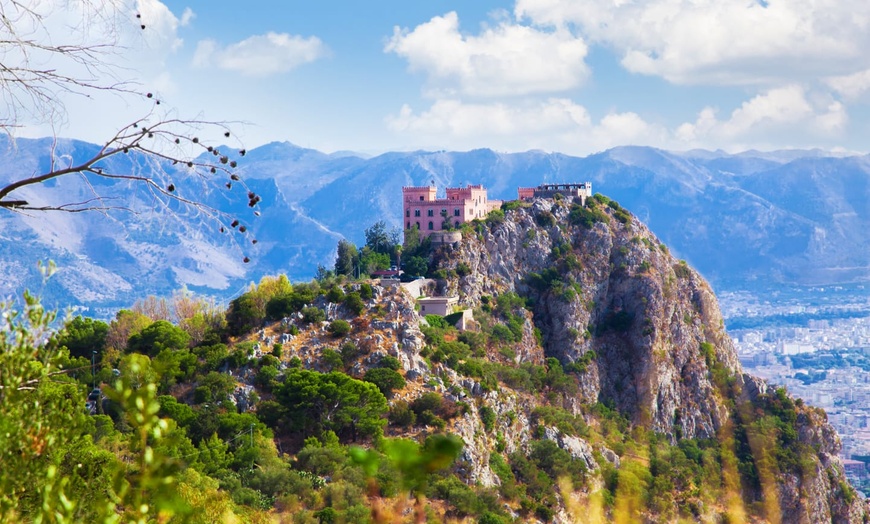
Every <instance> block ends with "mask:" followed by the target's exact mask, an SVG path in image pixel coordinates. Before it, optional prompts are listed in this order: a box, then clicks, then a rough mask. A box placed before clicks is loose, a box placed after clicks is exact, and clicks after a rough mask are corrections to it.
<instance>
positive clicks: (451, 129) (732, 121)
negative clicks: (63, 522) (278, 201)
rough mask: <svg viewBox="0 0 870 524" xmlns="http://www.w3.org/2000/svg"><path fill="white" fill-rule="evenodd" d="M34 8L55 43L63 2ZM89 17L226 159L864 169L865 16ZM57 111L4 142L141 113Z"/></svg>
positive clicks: (482, 4)
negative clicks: (756, 163)
mask: <svg viewBox="0 0 870 524" xmlns="http://www.w3.org/2000/svg"><path fill="white" fill-rule="evenodd" d="M33 1H38V0H33ZM52 1H55V2H58V3H61V4H64V5H65V7H66V9H65V10H54V11H52V12H51V13H49V14H48V15H47V19H48V20H49V23H48V24H47V27H48V28H49V29H50V31H49V32H50V35H51V37H52V41H55V42H60V41H61V40H62V37H65V36H67V34H74V33H75V30H73V31H70V29H69V27H73V28H74V29H78V28H80V25H76V24H75V23H73V22H70V21H75V20H77V16H79V19H80V15H81V13H80V12H78V11H76V10H75V9H73V8H72V7H74V6H75V5H76V4H77V3H78V2H79V1H80V0H52ZM103 1H104V2H105V3H106V4H109V5H114V6H116V7H115V9H116V14H117V16H115V17H114V18H113V19H112V20H111V21H110V22H107V23H109V24H110V25H111V28H112V30H111V31H108V32H100V31H96V30H92V31H90V33H89V35H88V37H89V38H96V39H99V38H105V35H106V34H109V35H112V38H114V39H115V40H112V42H113V43H116V44H119V47H118V48H117V52H116V53H113V54H112V56H111V57H110V58H106V59H105V60H106V61H107V62H111V66H112V68H113V69H112V71H113V74H114V75H116V76H117V77H118V78H119V79H121V80H125V81H132V82H134V83H135V84H133V85H135V86H136V89H138V90H140V91H147V92H153V93H154V94H155V95H156V98H158V99H160V100H161V102H162V104H163V105H162V109H161V110H162V111H171V114H172V115H173V116H178V117H180V118H197V119H206V120H218V121H226V122H229V123H230V124H231V126H232V127H233V129H234V131H235V133H236V136H237V138H238V140H239V141H240V142H241V143H243V144H244V145H245V146H246V147H256V146H258V145H261V144H264V143H267V142H271V141H290V142H292V143H294V144H297V145H300V146H304V147H310V148H314V149H318V150H321V151H325V152H333V151H339V150H350V151H356V152H362V153H367V154H377V153H381V152H384V151H397V150H414V149H427V150H442V149H447V150H459V151H465V150H470V149H476V148H483V147H488V148H492V149H494V150H497V151H505V152H508V151H511V152H515V151H527V150H531V149H540V150H545V151H558V152H563V153H566V154H572V155H586V154H591V153H594V152H597V151H602V150H604V149H607V148H610V147H614V146H620V145H649V146H655V147H661V148H665V149H670V150H688V149H694V148H704V149H723V150H726V151H729V152H737V151H742V150H746V149H760V150H772V149H781V148H814V147H818V148H822V149H827V150H835V151H854V152H867V151H868V146H867V141H866V139H865V137H867V136H870V53H868V52H867V49H870V30H868V28H870V3H868V2H866V0H755V1H754V0H515V1H496V0H476V1H474V2H458V1H455V0H453V1H446V0H430V1H426V2H413V1H408V0H401V1H397V0H380V1H377V2H359V1H358V0H355V1H338V0H321V1H318V2H312V1H310V0H308V1H305V2H302V1H297V0H282V1H277V0H249V1H247V2H239V1H238V0H235V1H226V0H209V1H204V0H163V1H162V2H161V1H158V0H103ZM44 3H45V1H43V4H44ZM136 14H138V15H139V16H140V18H135V15H136ZM140 22H141V24H142V25H145V29H144V30H143V29H141V28H140V27H139V23H140ZM64 23H66V24H67V25H66V26H64V25H63V24H64ZM70 24H72V25H70ZM94 24H95V25H98V24H96V23H94ZM63 100H64V102H65V108H66V114H65V116H66V118H65V119H64V121H63V122H62V123H61V124H58V123H57V121H54V124H55V125H54V128H47V127H46V125H44V123H43V125H29V126H25V127H24V128H22V130H21V132H20V134H22V135H25V136H39V135H45V134H49V133H50V132H52V131H56V132H57V134H60V135H63V136H70V137H75V138H80V139H85V140H89V141H93V142H101V141H105V140H106V139H107V138H108V137H109V136H111V134H112V133H113V130H114V129H116V128H117V127H118V126H120V125H123V124H125V123H127V122H129V121H131V120H132V119H134V118H136V117H138V116H139V114H140V113H141V112H142V111H146V110H148V107H146V105H144V104H146V103H151V100H149V101H147V102H143V101H142V100H141V99H139V98H136V99H131V98H130V97H128V96H122V95H117V94H110V93H92V94H91V96H89V97H82V96H75V95H69V96H64V97H63Z"/></svg>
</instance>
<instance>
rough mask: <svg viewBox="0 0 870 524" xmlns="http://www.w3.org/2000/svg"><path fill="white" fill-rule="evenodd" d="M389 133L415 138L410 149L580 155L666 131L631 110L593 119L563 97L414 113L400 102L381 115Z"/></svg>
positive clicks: (653, 138) (658, 139) (654, 140)
mask: <svg viewBox="0 0 870 524" xmlns="http://www.w3.org/2000/svg"><path fill="white" fill-rule="evenodd" d="M387 125H388V127H389V128H390V129H391V130H392V131H394V132H395V133H397V134H399V135H402V136H404V137H406V138H408V137H411V139H413V140H416V142H415V143H414V144H413V147H420V146H422V147H436V146H435V145H436V144H440V146H438V147H450V148H455V149H471V148H476V147H490V148H493V149H497V150H507V151H525V150H529V149H544V150H549V151H563V152H567V153H575V154H586V153H590V152H594V151H599V150H602V149H606V148H608V147H613V146H617V145H623V144H630V143H651V144H652V145H665V142H664V140H666V138H667V131H666V130H664V129H662V128H659V127H657V126H655V125H651V124H649V123H647V122H645V121H644V120H643V119H642V118H641V117H640V116H638V115H636V114H634V113H612V114H608V115H606V116H605V117H604V118H602V119H601V120H600V121H599V122H598V123H596V122H593V120H592V118H591V117H590V115H589V113H588V111H587V110H586V108H584V107H583V106H581V105H578V104H576V103H575V102H573V101H571V100H567V99H564V98H550V99H548V100H545V101H540V102H527V103H517V104H503V103H497V102H496V103H471V104H469V103H464V102H462V101H460V100H454V99H451V100H439V101H436V102H435V103H434V104H433V105H432V106H431V107H430V108H429V109H427V110H426V111H423V112H421V113H415V112H414V111H413V110H412V109H411V108H410V107H409V106H407V105H405V106H403V107H402V109H401V110H400V111H399V113H398V114H397V115H391V116H389V117H388V118H387Z"/></svg>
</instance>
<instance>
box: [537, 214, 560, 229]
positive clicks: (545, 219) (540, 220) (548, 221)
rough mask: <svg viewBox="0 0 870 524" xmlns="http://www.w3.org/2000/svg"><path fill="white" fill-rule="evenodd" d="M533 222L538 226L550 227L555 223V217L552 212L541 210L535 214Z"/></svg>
mask: <svg viewBox="0 0 870 524" xmlns="http://www.w3.org/2000/svg"><path fill="white" fill-rule="evenodd" d="M535 222H536V223H537V224H538V225H539V226H540V227H552V226H554V225H556V217H554V216H553V213H550V212H549V211H541V212H540V213H538V214H537V215H535Z"/></svg>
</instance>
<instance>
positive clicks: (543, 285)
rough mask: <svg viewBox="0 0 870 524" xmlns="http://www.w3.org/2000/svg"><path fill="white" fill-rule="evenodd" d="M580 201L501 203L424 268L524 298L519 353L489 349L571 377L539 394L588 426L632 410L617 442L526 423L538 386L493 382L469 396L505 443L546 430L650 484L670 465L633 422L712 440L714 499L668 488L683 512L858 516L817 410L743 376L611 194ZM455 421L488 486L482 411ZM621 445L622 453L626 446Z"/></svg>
mask: <svg viewBox="0 0 870 524" xmlns="http://www.w3.org/2000/svg"><path fill="white" fill-rule="evenodd" d="M590 204H591V205H590V207H587V208H584V207H582V206H580V205H578V204H574V203H571V202H566V201H562V200H556V201H553V200H545V199H538V200H535V201H534V202H533V203H532V204H531V205H514V206H509V207H508V209H507V210H506V211H505V212H504V214H503V215H501V214H499V213H495V214H492V215H490V217H489V218H488V219H487V220H486V222H482V223H478V224H476V225H475V226H473V227H466V228H465V229H464V230H463V239H462V241H461V242H458V243H456V244H453V245H446V246H441V247H438V248H437V249H436V250H435V252H434V254H433V259H434V261H435V262H434V263H435V267H436V268H437V270H436V273H437V272H439V271H440V274H441V276H444V277H445V278H444V280H443V282H442V290H443V291H444V292H446V293H447V294H458V296H459V297H460V301H461V303H462V304H464V305H465V306H468V307H472V308H481V307H484V308H486V307H487V305H488V304H493V303H494V302H493V301H494V300H495V299H493V297H501V296H506V294H507V296H511V295H514V296H519V297H522V298H523V301H524V303H525V304H527V307H528V312H526V310H523V311H517V312H516V314H518V315H520V316H522V317H523V318H524V320H523V322H524V324H523V330H522V333H523V334H522V336H519V337H517V340H518V341H520V344H519V346H520V347H521V348H522V349H517V350H515V352H514V353H513V354H510V353H509V355H510V356H511V359H507V360H506V359H505V357H504V354H503V353H500V352H499V351H498V350H497V349H496V348H493V347H489V348H488V350H487V354H486V357H485V358H486V359H488V360H490V361H493V362H498V361H503V362H506V364H509V363H510V360H513V361H514V362H517V363H518V362H535V363H540V362H544V361H545V359H546V358H555V359H557V360H558V361H559V363H561V366H562V367H563V368H564V369H565V370H570V375H571V376H572V378H576V385H577V387H576V389H571V388H569V389H568V390H563V391H561V392H559V393H558V394H553V391H550V392H549V393H550V394H548V395H546V396H545V397H544V398H547V400H548V402H549V404H550V405H552V406H556V407H558V408H559V409H564V410H567V411H568V412H570V413H572V414H575V415H578V416H581V417H583V418H584V420H585V421H586V423H587V424H589V426H590V427H596V426H597V427H598V428H599V429H600V428H601V426H602V425H603V423H602V420H601V417H600V412H597V413H596V411H595V409H592V407H593V406H601V405H603V406H607V408H608V409H612V410H614V411H615V412H616V413H618V414H619V415H621V416H624V417H626V419H627V421H628V425H627V428H628V431H627V432H626V435H625V438H624V439H623V440H622V442H619V441H618V440H617V441H614V440H613V439H610V438H606V437H605V438H603V442H602V441H601V440H598V439H599V438H600V437H601V435H596V434H595V433H596V432H595V431H592V432H591V433H590V434H589V435H582V434H581V435H570V434H568V433H566V432H564V431H560V430H559V428H558V427H551V426H547V425H546V424H541V422H540V419H537V423H535V421H536V418H535V416H534V413H535V410H536V409H540V407H541V405H542V404H546V402H545V403H542V397H541V396H533V397H531V398H530V397H528V396H526V395H523V394H521V393H519V392H517V391H515V390H512V389H511V388H510V387H505V384H503V383H500V384H499V385H498V387H497V388H493V389H492V390H490V391H489V392H484V393H478V394H472V398H474V399H475V402H477V403H479V404H480V405H481V406H487V407H489V408H491V409H492V410H493V411H494V412H495V413H496V416H497V420H498V423H497V427H498V430H499V433H498V434H499V435H502V436H503V437H504V441H505V443H506V445H505V449H504V451H505V452H506V453H507V454H510V453H511V452H512V451H513V450H515V449H516V450H521V451H522V452H523V453H526V454H528V453H530V452H531V451H530V449H531V448H530V445H531V443H533V442H534V441H535V439H536V438H537V439H540V438H544V439H550V440H552V441H554V442H556V443H558V445H559V446H560V447H561V448H562V449H565V450H567V451H569V452H570V453H571V455H572V456H574V457H580V458H582V459H583V460H584V461H585V462H586V466H587V468H588V470H589V471H590V472H595V473H598V474H599V475H602V477H603V478H600V479H599V480H600V482H603V483H604V484H605V485H606V484H607V478H606V477H607V473H606V471H607V468H608V467H610V466H616V468H617V471H621V468H622V467H625V466H626V463H627V462H633V461H634V462H637V463H639V464H641V465H642V467H643V465H645V466H648V467H650V470H649V471H650V473H651V474H652V475H653V480H652V482H651V484H652V485H656V483H657V482H658V480H656V478H657V475H661V474H662V473H661V471H659V472H656V471H655V469H656V467H658V468H659V469H660V470H665V469H667V468H663V467H662V466H661V465H660V464H659V465H658V466H656V465H655V458H654V456H650V455H655V454H656V453H657V451H656V446H655V445H649V447H647V443H646V442H643V441H641V442H638V439H636V437H637V435H638V434H643V432H642V431H641V429H643V430H647V431H651V432H653V433H654V434H655V435H659V436H660V437H661V438H664V439H665V441H666V442H667V443H668V444H669V445H670V446H674V447H676V448H677V449H680V448H683V447H685V446H684V445H685V443H686V442H702V443H707V444H708V445H710V443H714V444H712V445H713V446H717V444H715V443H718V446H719V458H720V462H719V464H718V466H719V468H720V469H719V472H720V474H721V483H719V484H718V488H719V489H720V490H722V491H720V492H719V493H720V495H721V496H722V497H723V498H721V499H719V501H718V502H717V501H716V500H710V499H706V500H704V499H705V497H704V496H703V495H702V494H698V493H697V492H695V491H694V490H696V489H698V488H699V487H700V486H698V485H695V486H691V485H690V484H691V483H690V484H689V485H683V486H682V491H681V487H680V486H679V483H676V484H673V485H672V489H674V490H675V491H677V492H678V494H677V495H676V497H675V499H674V500H677V501H682V503H686V506H691V507H693V508H695V509H693V510H692V512H693V514H692V517H694V518H698V519H702V520H708V519H710V518H713V517H712V516H711V515H713V514H715V512H716V511H722V512H723V513H728V512H729V511H730V512H731V513H730V514H731V515H732V516H740V517H739V518H738V521H740V520H743V519H744V518H745V519H749V520H753V519H763V520H766V521H769V522H807V523H810V522H862V521H863V520H862V519H863V518H864V515H865V512H866V509H865V508H864V507H863V505H862V503H861V502H860V501H859V500H858V499H857V497H855V496H854V494H853V492H852V491H851V488H850V487H848V484H847V483H846V481H845V477H844V476H843V471H842V467H841V465H840V464H839V461H838V459H836V453H837V451H838V450H839V440H838V438H837V436H836V434H835V432H834V431H833V430H832V428H831V427H830V426H829V425H828V424H827V422H826V418H825V415H824V412H822V411H821V410H816V409H813V408H809V407H807V406H804V405H802V404H801V403H800V402H797V403H795V402H794V401H793V400H792V399H791V398H789V397H788V395H787V394H786V393H785V392H784V391H774V390H772V389H771V388H769V387H768V386H767V385H766V384H765V383H763V382H762V381H760V380H758V379H756V378H754V377H751V376H749V375H747V374H744V373H743V372H742V370H741V368H740V364H739V362H738V360H737V357H736V354H735V351H734V348H733V347H732V345H731V341H730V338H729V337H728V336H727V335H726V333H725V329H724V324H723V320H722V317H721V314H720V313H719V310H718V306H717V302H716V298H715V296H714V295H713V293H712V291H711V289H710V287H709V285H708V284H707V283H706V282H705V281H704V280H703V279H702V278H701V277H700V276H699V275H698V274H697V273H696V272H695V271H694V270H692V269H691V268H689V267H688V266H687V265H686V264H685V263H684V262H681V261H678V260H676V259H674V258H673V257H672V256H671V255H670V254H669V253H668V249H667V247H666V246H664V245H663V244H661V243H659V241H658V240H657V238H656V237H655V236H654V235H653V234H652V233H651V232H650V231H649V230H648V229H647V228H646V227H645V226H644V225H643V224H641V223H640V222H639V221H637V220H636V219H634V218H633V217H631V216H630V215H629V214H628V213H627V212H626V211H625V210H624V209H622V208H621V207H620V206H619V205H618V204H617V203H616V202H613V201H608V200H607V199H606V198H602V197H600V196H599V197H598V198H596V199H593V200H592V201H590ZM502 309H503V308H502ZM477 311H480V310H479V309H478V310H477ZM512 314H513V313H507V315H508V317H510V316H511V315H512ZM497 316H498V315H497ZM502 318H503V319H504V317H502ZM515 318H516V317H515ZM529 328H532V329H529ZM532 330H534V332H536V333H538V341H539V343H537V344H536V343H534V340H535V339H534V337H533V336H530V331H532ZM518 333H519V331H518ZM529 342H532V343H529ZM448 361H449V360H448ZM448 367H449V364H448ZM453 367H454V368H455V369H456V370H457V372H456V373H453V372H450V371H448V372H447V373H446V375H447V376H448V377H450V379H451V380H452V381H453V382H454V383H455V384H458V385H461V386H462V389H463V390H465V391H470V392H478V391H480V387H479V379H469V378H467V377H464V376H463V375H468V373H469V370H468V368H467V367H463V366H462V365H461V364H457V365H455V366H453ZM463 370H464V373H463ZM471 374H472V375H473V374H474V373H471ZM455 429H456V430H457V431H458V432H459V434H460V435H462V436H463V437H464V439H465V440H466V442H467V444H468V445H469V447H468V448H467V451H466V455H465V459H466V460H467V461H468V462H469V469H470V472H471V475H470V480H472V481H475V482H482V483H484V484H487V483H498V482H499V481H498V480H497V478H496V475H493V474H491V473H490V472H489V471H488V470H489V468H487V464H491V463H492V453H493V450H497V449H498V446H497V442H496V441H495V439H493V438H492V436H487V432H486V431H485V430H484V427H483V424H482V423H481V421H480V420H479V417H476V416H473V415H467V416H465V417H464V418H462V419H460V420H459V421H458V422H457V423H456V426H455ZM605 433H606V432H605ZM629 435H631V436H629ZM651 440H652V441H655V438H652V439H651ZM607 446H612V447H613V448H617V449H620V451H621V452H620V453H613V449H609V448H608V447H607ZM631 447H634V448H635V451H634V453H628V452H626V451H625V450H626V449H627V448H631ZM644 449H646V451H644ZM658 452H659V453H661V450H659V451H658ZM664 454H665V455H667V453H664ZM617 455H621V456H617ZM596 459H597V461H596ZM602 459H603V460H602ZM620 464H621V466H620ZM729 469H731V471H729ZM732 475H733V476H732ZM737 479H739V481H738V480H737ZM590 485H595V483H594V482H593V483H591V484H590ZM729 489H730V490H733V491H732V492H731V493H729V492H728V491H729ZM590 491H591V489H590ZM729 496H732V497H733V498H732V499H730V501H729ZM652 499H654V497H652ZM693 499H694V502H695V505H694V506H692V500H693ZM648 500H649V499H648ZM723 501H724V503H723ZM680 504H681V503H680V502H676V503H674V506H675V507H670V508H669V507H667V504H662V505H660V506H659V507H655V506H656V504H651V505H650V506H649V507H647V508H645V509H644V510H643V511H641V513H643V514H644V515H646V516H645V517H644V518H645V520H647V521H651V522H653V521H654V522H660V521H662V520H667V519H669V518H670V516H671V515H673V514H675V513H678V514H679V513H682V512H683V511H685V507H686V506H681V505H680ZM738 506H742V509H735V508H737V507H738ZM616 508H618V505H617V506H616ZM614 511H615V512H616V513H613V515H616V514H618V509H614ZM695 511H697V513H694V512H695ZM735 512H736V513H735ZM635 516H636V515H635ZM686 516H688V515H686ZM633 520H634V519H633ZM714 521H715V520H714Z"/></svg>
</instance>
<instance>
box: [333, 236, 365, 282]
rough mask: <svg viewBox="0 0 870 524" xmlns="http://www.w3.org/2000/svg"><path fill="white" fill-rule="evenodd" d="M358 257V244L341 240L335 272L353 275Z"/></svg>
mask: <svg viewBox="0 0 870 524" xmlns="http://www.w3.org/2000/svg"><path fill="white" fill-rule="evenodd" d="M358 259H359V252H358V251H357V249H356V246H355V245H353V243H351V242H349V241H347V240H345V239H341V240H339V241H338V253H337V254H336V257H335V274H336V275H350V276H353V274H354V266H356V264H357V261H358Z"/></svg>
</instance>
